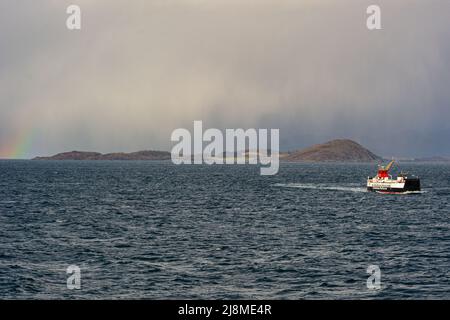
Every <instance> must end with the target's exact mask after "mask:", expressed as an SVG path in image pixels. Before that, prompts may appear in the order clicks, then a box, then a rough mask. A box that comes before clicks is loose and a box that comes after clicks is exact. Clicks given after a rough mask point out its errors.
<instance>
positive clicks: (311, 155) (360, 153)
mask: <svg viewBox="0 0 450 320" xmlns="http://www.w3.org/2000/svg"><path fill="white" fill-rule="evenodd" d="M282 160H285V161H305V162H340V161H342V162H374V161H379V160H382V158H381V157H379V156H377V155H376V154H374V153H372V152H371V151H369V150H367V149H366V148H364V147H363V146H361V145H360V144H359V143H357V142H355V141H352V140H348V139H337V140H332V141H329V142H326V143H323V144H316V145H313V146H311V147H308V148H306V149H303V150H298V151H292V152H288V153H286V154H284V155H283V156H282Z"/></svg>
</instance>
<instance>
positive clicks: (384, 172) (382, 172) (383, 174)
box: [378, 160, 395, 178]
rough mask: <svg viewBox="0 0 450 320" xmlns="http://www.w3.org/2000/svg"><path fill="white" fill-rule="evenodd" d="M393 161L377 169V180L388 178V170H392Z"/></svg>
mask: <svg viewBox="0 0 450 320" xmlns="http://www.w3.org/2000/svg"><path fill="white" fill-rule="evenodd" d="M394 162H395V160H392V161H391V162H389V163H388V164H387V165H386V166H380V167H379V168H378V178H389V170H390V169H391V168H392V165H393V164H394Z"/></svg>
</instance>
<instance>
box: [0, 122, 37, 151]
mask: <svg viewBox="0 0 450 320" xmlns="http://www.w3.org/2000/svg"><path fill="white" fill-rule="evenodd" d="M35 135H36V130H35V129H34V128H31V129H26V130H21V131H19V132H18V133H16V134H15V136H14V137H12V139H10V140H8V141H7V142H6V143H3V142H1V143H0V159H24V158H26V157H27V156H29V152H30V151H31V150H30V149H31V146H32V144H33V140H34V137H35Z"/></svg>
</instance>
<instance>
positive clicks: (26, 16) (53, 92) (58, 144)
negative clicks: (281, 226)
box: [0, 0, 450, 157]
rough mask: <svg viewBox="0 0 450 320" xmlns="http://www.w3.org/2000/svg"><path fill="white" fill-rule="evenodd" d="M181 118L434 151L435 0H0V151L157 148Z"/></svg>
mask: <svg viewBox="0 0 450 320" xmlns="http://www.w3.org/2000/svg"><path fill="white" fill-rule="evenodd" d="M70 4H78V5H79V6H80V7H81V10H82V29H81V30H80V31H69V30H68V29H67V28H66V24H65V22H66V18H67V14H66V8H67V6H68V5H70ZM370 4H379V5H380V6H381V9H382V28H383V29H382V30H377V31H369V30H368V29H367V28H366V18H367V14H366V8H367V6H368V5H370ZM194 120H203V123H204V126H205V127H216V128H239V127H244V128H249V127H254V128H279V129H280V139H281V141H280V142H281V148H282V149H284V150H286V149H296V148H301V147H305V146H308V145H310V144H314V143H320V142H324V141H327V140H330V139H334V138H350V139H354V140H356V141H358V142H360V143H361V144H363V145H364V146H366V147H368V148H369V149H371V150H372V151H374V152H375V153H377V154H380V155H383V156H426V155H450V124H449V120H450V1H449V0H385V1H381V0H371V1H366V0H339V1H338V0H298V1H294V0H288V1H283V0H259V1H257V0H241V1H237V0H231V1H230V0H158V1H152V0H132V1H126V0H96V1H92V0H70V1H65V0H39V1H36V0H21V1H18V0H2V1H1V2H0V150H4V151H3V154H0V157H5V156H7V154H6V153H7V152H8V151H5V150H7V149H8V148H9V149H10V148H11V145H12V144H19V143H21V142H20V140H22V139H25V138H24V136H27V135H28V136H29V137H28V138H30V141H29V148H27V149H26V150H25V152H24V154H23V155H22V156H23V157H31V156H35V155H47V154H54V153H57V152H62V151H70V150H86V151H88V150H89V151H100V152H112V151H135V150H141V149H162V150H170V149H171V146H172V144H171V142H170V134H171V132H172V131H173V130H174V129H176V128H179V127H186V128H188V129H191V130H192V126H193V121H194Z"/></svg>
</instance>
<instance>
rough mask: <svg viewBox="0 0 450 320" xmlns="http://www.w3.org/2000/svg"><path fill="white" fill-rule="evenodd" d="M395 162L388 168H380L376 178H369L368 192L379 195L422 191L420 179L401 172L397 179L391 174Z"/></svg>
mask: <svg viewBox="0 0 450 320" xmlns="http://www.w3.org/2000/svg"><path fill="white" fill-rule="evenodd" d="M394 162H395V161H394V160H392V161H391V162H389V163H388V165H386V166H379V167H378V174H377V175H376V176H375V177H368V178H367V190H369V191H376V192H379V193H409V192H416V191H420V179H419V177H416V176H410V175H408V174H407V173H403V172H401V173H400V174H399V175H398V177H397V178H396V179H393V178H392V176H391V175H390V174H389V170H390V169H391V168H392V165H393V164H394Z"/></svg>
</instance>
